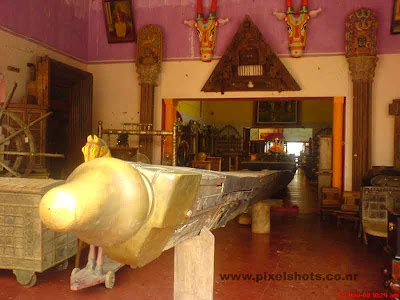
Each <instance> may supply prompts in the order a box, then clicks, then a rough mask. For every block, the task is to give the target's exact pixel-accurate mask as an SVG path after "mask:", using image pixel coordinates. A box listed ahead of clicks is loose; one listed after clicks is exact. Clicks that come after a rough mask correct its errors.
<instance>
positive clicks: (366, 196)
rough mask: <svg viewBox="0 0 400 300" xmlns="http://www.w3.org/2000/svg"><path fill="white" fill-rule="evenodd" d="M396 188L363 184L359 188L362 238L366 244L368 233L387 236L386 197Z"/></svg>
mask: <svg viewBox="0 0 400 300" xmlns="http://www.w3.org/2000/svg"><path fill="white" fill-rule="evenodd" d="M396 190H397V191H399V189H397V188H387V187H375V186H365V187H363V188H362V189H361V205H362V209H361V219H362V228H363V240H364V243H365V244H368V235H373V236H377V237H383V238H386V237H387V236H388V230H387V226H388V223H387V222H388V221H387V209H386V203H387V199H388V198H390V197H392V196H391V193H392V192H393V191H396Z"/></svg>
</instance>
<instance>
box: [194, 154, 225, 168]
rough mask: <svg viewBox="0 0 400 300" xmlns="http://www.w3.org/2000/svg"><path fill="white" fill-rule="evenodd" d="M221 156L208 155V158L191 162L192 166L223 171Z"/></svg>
mask: <svg viewBox="0 0 400 300" xmlns="http://www.w3.org/2000/svg"><path fill="white" fill-rule="evenodd" d="M221 162H222V158H221V157H212V156H208V157H207V158H206V160H194V161H192V163H191V167H192V168H196V169H203V170H211V171H221Z"/></svg>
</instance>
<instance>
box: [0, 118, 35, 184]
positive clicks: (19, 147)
mask: <svg viewBox="0 0 400 300" xmlns="http://www.w3.org/2000/svg"><path fill="white" fill-rule="evenodd" d="M3 115H4V116H7V117H8V118H9V120H10V124H14V125H15V127H18V128H13V127H11V126H10V125H7V124H3V125H1V128H2V129H3V131H2V133H3V134H2V136H0V152H2V151H3V152H4V150H6V151H5V152H6V153H7V154H0V176H15V177H25V176H27V175H28V174H29V173H31V172H32V169H33V165H34V162H35V152H36V150H35V143H34V141H33V135H32V133H31V131H30V130H29V128H28V127H27V126H26V124H25V123H24V121H22V120H21V119H20V118H19V117H17V116H16V115H15V114H13V113H9V112H6V111H4V112H3Z"/></svg>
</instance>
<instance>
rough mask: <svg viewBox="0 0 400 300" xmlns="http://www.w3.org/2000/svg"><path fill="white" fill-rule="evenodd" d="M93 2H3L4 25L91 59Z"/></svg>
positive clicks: (0, 11)
mask: <svg viewBox="0 0 400 300" xmlns="http://www.w3.org/2000/svg"><path fill="white" fill-rule="evenodd" d="M88 16H89V0H39V1H38V0H0V25H3V26H4V27H7V28H9V29H11V30H13V31H15V32H17V33H20V34H23V35H25V36H27V37H30V38H32V39H34V40H38V41H41V42H43V43H44V44H46V45H49V46H51V47H53V48H56V49H57V50H60V51H63V52H65V53H67V54H69V55H72V56H75V57H77V58H80V59H82V60H85V61H86V60H87V59H88V41H89V39H88V18H89V17H88Z"/></svg>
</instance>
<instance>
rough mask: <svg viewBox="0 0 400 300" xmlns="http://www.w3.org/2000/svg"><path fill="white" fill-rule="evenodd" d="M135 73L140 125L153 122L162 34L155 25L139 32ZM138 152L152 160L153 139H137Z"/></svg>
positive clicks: (141, 137) (159, 69)
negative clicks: (138, 93) (137, 81)
mask: <svg viewBox="0 0 400 300" xmlns="http://www.w3.org/2000/svg"><path fill="white" fill-rule="evenodd" d="M136 53H137V58H136V71H137V72H138V74H139V82H140V90H141V95H140V123H144V124H153V122H154V87H155V86H157V85H158V78H159V76H160V73H161V62H162V32H161V29H160V28H159V27H157V26H155V25H147V26H145V27H143V28H142V29H140V30H139V34H138V41H137V50H136ZM139 147H140V148H139V151H140V152H141V153H143V154H145V155H146V156H147V157H148V158H149V159H150V161H152V158H153V137H152V136H150V135H148V136H140V137H139Z"/></svg>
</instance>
